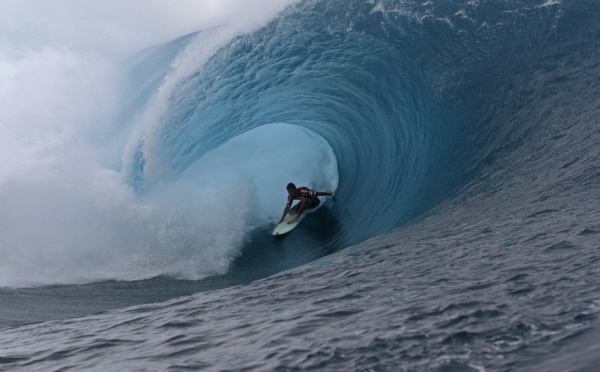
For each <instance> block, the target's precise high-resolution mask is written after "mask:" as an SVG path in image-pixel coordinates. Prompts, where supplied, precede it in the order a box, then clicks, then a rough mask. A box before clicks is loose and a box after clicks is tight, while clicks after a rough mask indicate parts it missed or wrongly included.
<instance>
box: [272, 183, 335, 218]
mask: <svg viewBox="0 0 600 372" xmlns="http://www.w3.org/2000/svg"><path fill="white" fill-rule="evenodd" d="M286 189H287V192H288V201H287V204H286V206H285V210H284V211H283V216H281V220H279V223H282V222H283V220H284V219H285V216H287V214H288V213H290V214H292V215H294V216H295V217H294V218H293V219H291V220H290V221H288V224H290V225H291V224H293V223H296V222H297V221H298V218H300V216H301V215H302V212H304V211H305V210H307V209H314V208H316V207H318V206H319V204H320V203H321V201H320V200H319V198H318V196H332V195H333V193H332V192H321V191H315V190H311V189H309V188H308V187H306V186H302V187H298V188H296V185H294V184H293V183H291V182H290V183H288V185H287V187H286ZM294 200H300V203H298V204H296V206H295V207H294V208H292V202H293V201H294Z"/></svg>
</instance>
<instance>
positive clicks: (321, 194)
mask: <svg viewBox="0 0 600 372" xmlns="http://www.w3.org/2000/svg"><path fill="white" fill-rule="evenodd" d="M317 196H333V193H332V192H320V191H317Z"/></svg>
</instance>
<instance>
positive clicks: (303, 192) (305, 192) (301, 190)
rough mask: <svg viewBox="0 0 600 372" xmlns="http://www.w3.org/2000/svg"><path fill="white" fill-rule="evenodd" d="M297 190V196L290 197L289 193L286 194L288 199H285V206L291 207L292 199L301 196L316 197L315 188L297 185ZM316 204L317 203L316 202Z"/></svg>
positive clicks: (298, 198) (300, 197)
mask: <svg viewBox="0 0 600 372" xmlns="http://www.w3.org/2000/svg"><path fill="white" fill-rule="evenodd" d="M296 190H297V191H298V196H296V197H294V198H292V196H291V195H288V201H287V207H288V208H289V207H291V206H292V201H293V200H300V199H302V198H311V199H317V200H319V199H318V198H317V192H316V191H315V190H311V189H309V188H308V187H305V186H302V187H298V188H297V189H296ZM317 205H318V204H317Z"/></svg>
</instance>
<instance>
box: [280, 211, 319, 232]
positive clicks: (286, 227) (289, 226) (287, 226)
mask: <svg viewBox="0 0 600 372" xmlns="http://www.w3.org/2000/svg"><path fill="white" fill-rule="evenodd" d="M317 209H319V206H317V208H313V209H309V210H305V211H304V212H302V214H301V215H300V218H298V221H296V222H294V223H288V222H290V221H291V220H292V219H293V218H294V217H295V216H296V214H295V213H294V214H292V213H293V212H292V211H290V213H288V214H287V216H285V218H284V219H283V222H281V223H280V224H279V225H277V226H276V227H275V230H273V235H283V234H286V233H289V232H290V231H292V230H294V229H295V228H296V226H298V224H299V223H300V221H302V220H303V219H304V217H306V215H307V214H309V213H312V212H314V211H316V210H317Z"/></svg>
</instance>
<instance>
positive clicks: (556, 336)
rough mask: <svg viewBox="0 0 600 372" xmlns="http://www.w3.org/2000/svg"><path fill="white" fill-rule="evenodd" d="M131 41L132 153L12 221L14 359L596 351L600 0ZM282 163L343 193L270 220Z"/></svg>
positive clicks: (213, 362)
mask: <svg viewBox="0 0 600 372" xmlns="http://www.w3.org/2000/svg"><path fill="white" fill-rule="evenodd" d="M224 35H225V36H226V37H225V36H224ZM207 45H209V46H210V47H207ZM134 52H137V51H132V57H131V59H130V60H129V61H127V63H125V66H124V67H123V68H124V70H125V71H126V73H127V74H126V76H127V79H126V82H125V83H123V85H124V87H123V88H122V89H123V92H122V93H121V94H122V96H123V97H127V99H123V101H122V107H121V114H120V116H119V120H120V121H119V125H118V128H119V129H118V132H119V133H121V135H120V136H119V138H120V142H118V143H119V146H117V145H115V147H118V148H120V149H121V155H122V156H121V161H120V163H119V164H120V167H119V168H118V169H115V170H114V172H113V173H111V174H108V175H107V172H99V173H98V175H95V176H94V178H92V179H93V180H96V181H97V182H99V183H97V182H96V183H93V185H96V186H90V187H89V189H90V190H91V191H90V193H89V195H88V194H85V195H79V194H77V195H71V194H70V193H68V192H63V191H62V188H58V187H50V188H48V190H47V193H48V195H50V196H56V195H60V196H64V195H69V197H64V199H62V200H63V201H66V202H67V203H69V202H73V203H74V204H77V203H80V202H83V203H84V205H85V201H86V200H88V198H89V199H93V200H97V198H98V197H97V195H100V196H101V198H100V200H101V204H102V205H101V206H98V203H92V204H90V205H91V207H90V208H89V209H86V212H85V213H83V212H81V213H73V214H70V215H69V214H66V215H65V217H64V220H65V221H67V222H68V224H69V226H72V224H75V226H74V228H72V229H69V232H68V233H66V232H65V233H64V234H51V233H48V234H47V235H46V239H45V240H44V245H43V246H44V247H46V248H47V250H43V249H41V248H39V247H40V244H39V242H37V241H35V240H34V239H32V238H31V239H29V238H27V236H25V235H23V236H22V237H21V238H23V239H16V238H14V237H15V236H17V237H18V235H8V234H6V237H4V238H1V237H0V239H2V240H0V243H2V245H3V246H5V247H15V249H14V252H20V253H11V254H10V255H8V253H6V252H8V251H7V250H3V251H1V252H4V253H6V257H7V259H6V260H5V261H4V263H0V269H1V271H0V280H1V288H0V327H1V328H0V345H2V346H1V348H0V369H1V370H40V371H50V370H56V371H58V370H186V369H192V370H209V371H212V370H215V371H216V370H219V371H220V370H232V371H233V370H235V371H237V370H256V371H265V370H281V371H294V370H319V371H329V370H332V371H336V370H340V371H341V370H356V371H444V372H447V371H596V370H598V366H600V330H599V328H598V313H599V311H600V295H599V293H600V284H599V282H600V281H599V279H600V252H599V250H600V212H599V211H600V187H599V181H600V166H599V165H598V164H600V146H598V144H600V125H599V124H600V122H599V119H598V113H600V5H599V4H598V3H597V2H595V1H572V2H566V1H548V0H540V1H536V0H531V1H511V2H506V1H497V0H482V1H442V0H440V1H430V2H425V3H422V2H418V1H391V0H390V1H385V0H384V1H378V2H374V1H335V0H331V1H300V2H297V3H295V4H293V5H291V6H290V7H288V8H286V9H285V10H284V11H283V12H282V13H280V14H279V15H277V17H275V18H274V19H272V20H271V21H270V22H269V23H268V24H267V25H266V26H264V27H261V28H260V29H258V30H255V31H252V32H249V33H235V34H231V35H228V34H227V32H225V31H223V29H220V28H215V29H209V30H201V31H199V32H197V33H195V34H192V35H187V36H182V37H181V38H179V39H176V40H174V41H172V42H169V43H166V44H164V45H159V46H156V47H153V48H151V49H148V50H145V51H142V52H139V53H134ZM289 159H293V160H294V161H293V162H292V163H293V164H291V165H290V161H289ZM69 164H70V163H69ZM59 168H60V167H59ZM77 180H79V178H76V181H77ZM59 181H60V180H53V179H52V178H50V179H49V180H47V179H45V178H44V179H42V181H41V182H47V183H48V184H49V185H55V184H56V182H59ZM289 181H296V183H298V184H300V183H302V184H306V185H310V186H311V187H313V188H316V189H319V190H323V191H326V190H332V189H337V192H336V196H335V197H334V198H332V199H324V200H323V201H324V206H323V207H322V208H321V209H320V210H319V211H317V212H315V213H313V214H311V215H310V216H309V217H307V218H306V219H305V220H304V221H303V222H302V224H301V225H300V226H299V227H298V228H297V229H296V230H294V231H293V232H292V233H290V234H289V235H287V236H284V237H279V238H274V237H273V236H271V235H270V231H271V229H272V227H273V225H274V223H275V222H276V220H277V219H278V218H279V217H280V215H281V211H282V209H283V207H284V204H285V189H284V187H285V184H286V183H287V182H289ZM11 185H12V184H11V183H8V182H5V183H4V184H3V183H0V186H3V187H4V189H1V188H0V192H4V193H9V192H10V191H11V190H12V189H11V187H12V186H11ZM17 185H18V183H17ZM85 185H88V184H85ZM90 185H91V184H90ZM98 185H99V186H98ZM80 186H81V185H80ZM88 186H89V185H88ZM14 189H17V188H16V187H14ZM96 189H98V190H99V191H98V194H96V191H94V190H96ZM14 195H17V194H14ZM92 197H93V198H92ZM2 201H3V202H4V205H5V207H6V208H11V207H12V206H13V204H11V203H13V202H12V201H10V200H8V198H3V199H2ZM17 202H18V199H17V200H16V201H14V203H15V204H16V203H17ZM78 205H79V204H78ZM15 210H16V209H15ZM69 213H71V212H69ZM19 216H21V215H19ZM49 224H50V227H49V228H48V231H62V230H60V228H61V227H64V226H65V225H63V224H62V223H61V218H56V221H54V220H53V221H52V222H51V223H50V222H49ZM6 226H11V225H10V222H8V221H7V222H6ZM15 226H16V225H15ZM15 234H16V233H15ZM65 237H68V239H67V238H65ZM86 242H87V243H86ZM19 244H21V245H19ZM16 248H20V249H16ZM42 258H43V259H42ZM42 264H44V266H42Z"/></svg>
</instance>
